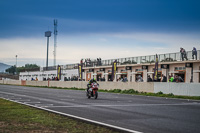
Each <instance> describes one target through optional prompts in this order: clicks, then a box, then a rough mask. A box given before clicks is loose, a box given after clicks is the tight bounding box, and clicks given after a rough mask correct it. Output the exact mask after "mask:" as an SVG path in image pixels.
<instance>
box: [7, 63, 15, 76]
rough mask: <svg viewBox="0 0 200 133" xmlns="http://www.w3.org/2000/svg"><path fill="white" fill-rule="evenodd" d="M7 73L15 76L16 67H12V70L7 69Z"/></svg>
mask: <svg viewBox="0 0 200 133" xmlns="http://www.w3.org/2000/svg"><path fill="white" fill-rule="evenodd" d="M6 72H8V73H12V74H15V73H16V66H15V65H14V66H11V67H10V68H8V69H6Z"/></svg>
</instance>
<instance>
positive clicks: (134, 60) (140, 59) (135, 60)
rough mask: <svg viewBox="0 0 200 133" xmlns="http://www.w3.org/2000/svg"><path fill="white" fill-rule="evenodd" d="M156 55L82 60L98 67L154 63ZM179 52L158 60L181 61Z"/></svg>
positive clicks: (65, 67)
mask: <svg viewBox="0 0 200 133" xmlns="http://www.w3.org/2000/svg"><path fill="white" fill-rule="evenodd" d="M187 58H188V60H193V59H192V51H188V52H187ZM155 59H156V55H149V56H137V57H128V58H118V59H110V60H98V61H97V60H90V61H87V62H86V61H85V62H83V67H98V66H111V65H112V63H113V62H114V61H115V60H117V65H128V64H144V63H155ZM181 60H182V58H181V53H180V52H177V53H168V54H158V61H159V62H174V61H181ZM197 60H200V50H198V51H197ZM61 68H62V70H69V69H78V63H76V64H67V65H61ZM50 70H57V66H49V67H48V68H46V67H43V68H42V69H40V71H50ZM26 71H39V69H38V68H37V69H32V70H26Z"/></svg>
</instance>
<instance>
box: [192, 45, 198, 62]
mask: <svg viewBox="0 0 200 133" xmlns="http://www.w3.org/2000/svg"><path fill="white" fill-rule="evenodd" d="M194 56H195V57H196V58H195V59H196V60H197V49H196V48H195V47H193V49H192V59H194Z"/></svg>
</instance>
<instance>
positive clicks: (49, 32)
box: [45, 31, 51, 70]
mask: <svg viewBox="0 0 200 133" xmlns="http://www.w3.org/2000/svg"><path fill="white" fill-rule="evenodd" d="M45 37H47V61H46V70H47V69H48V56H49V37H51V31H46V32H45Z"/></svg>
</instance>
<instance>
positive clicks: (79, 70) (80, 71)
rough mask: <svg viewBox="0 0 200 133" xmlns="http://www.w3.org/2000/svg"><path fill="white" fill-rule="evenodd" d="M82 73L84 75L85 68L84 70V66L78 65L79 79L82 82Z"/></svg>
mask: <svg viewBox="0 0 200 133" xmlns="http://www.w3.org/2000/svg"><path fill="white" fill-rule="evenodd" d="M82 73H83V68H82V64H78V74H79V78H80V79H81V80H82V79H83V77H82Z"/></svg>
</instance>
